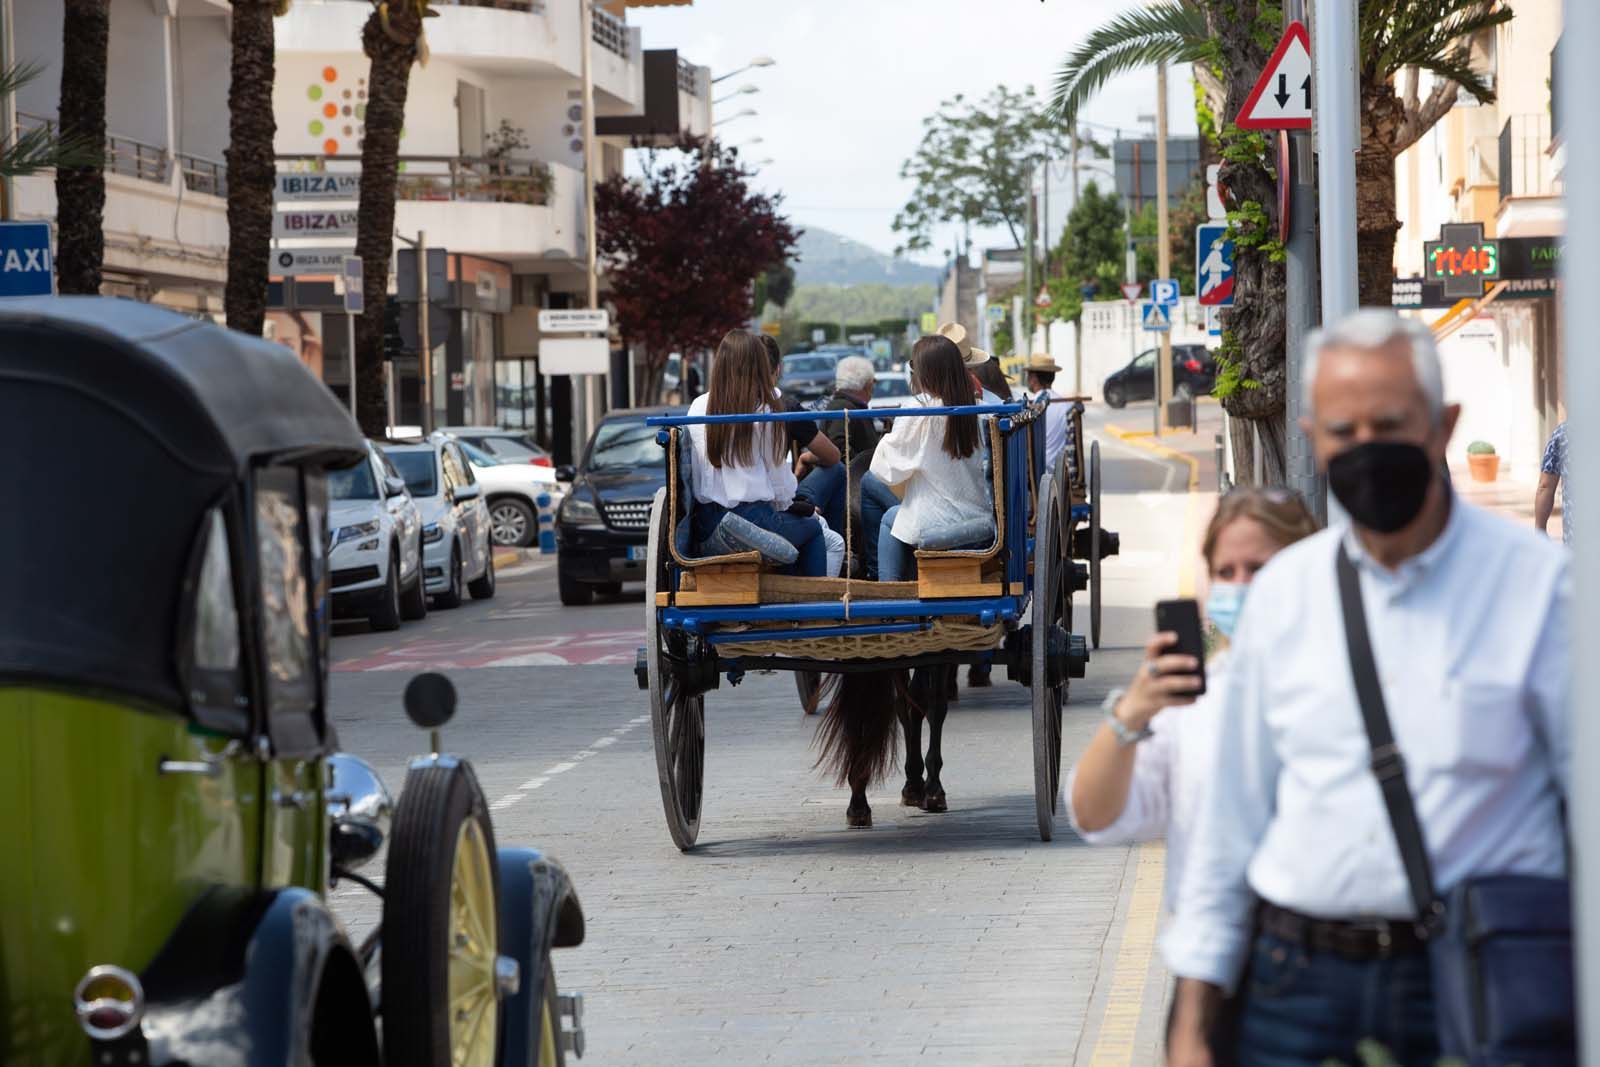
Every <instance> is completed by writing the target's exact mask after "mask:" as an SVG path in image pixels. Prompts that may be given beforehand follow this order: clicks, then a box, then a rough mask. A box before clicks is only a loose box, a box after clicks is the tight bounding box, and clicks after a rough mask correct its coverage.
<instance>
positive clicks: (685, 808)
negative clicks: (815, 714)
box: [644, 488, 706, 852]
mask: <svg viewBox="0 0 1600 1067" xmlns="http://www.w3.org/2000/svg"><path fill="white" fill-rule="evenodd" d="M671 527H672V516H671V515H670V514H669V513H668V507H667V491H666V489H665V488H662V489H658V490H656V499H655V503H654V505H653V506H652V507H651V509H650V534H649V538H648V541H647V549H646V551H647V553H648V557H647V558H648V562H647V563H646V565H645V579H644V647H645V666H646V671H647V673H648V675H649V682H650V732H651V733H652V734H653V735H654V738H655V748H656V777H657V779H658V780H659V781H660V783H661V807H662V809H663V810H664V811H665V812H666V816H667V830H668V832H669V833H671V834H672V843H673V844H675V845H677V846H678V847H679V848H680V849H682V850H684V851H685V852H687V851H689V849H691V848H693V847H694V841H695V838H696V837H698V836H700V800H701V796H702V794H703V790H704V786H705V774H706V766H705V757H706V716H705V709H706V704H705V697H703V696H689V695H687V693H686V692H685V690H684V688H683V679H682V677H681V675H680V674H679V673H678V672H677V671H676V670H675V669H674V668H673V665H672V662H671V661H670V660H669V659H667V655H666V640H667V634H666V631H665V630H663V629H662V628H661V624H660V616H659V613H658V609H657V607H656V593H657V592H658V591H659V592H666V591H667V589H668V585H669V578H668V571H667V556H668V552H667V539H668V538H669V537H670V536H671Z"/></svg>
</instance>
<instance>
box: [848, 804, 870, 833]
mask: <svg viewBox="0 0 1600 1067" xmlns="http://www.w3.org/2000/svg"><path fill="white" fill-rule="evenodd" d="M844 818H845V822H846V823H847V824H849V826H850V829H852V830H870V829H871V828H872V809H871V808H862V809H861V810H860V811H856V810H854V809H852V810H850V811H847V812H845V813H844Z"/></svg>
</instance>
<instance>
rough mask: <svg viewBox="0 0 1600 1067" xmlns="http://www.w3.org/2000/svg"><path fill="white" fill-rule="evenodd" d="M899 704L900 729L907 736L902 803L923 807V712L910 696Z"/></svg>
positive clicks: (913, 806) (903, 804) (905, 805)
mask: <svg viewBox="0 0 1600 1067" xmlns="http://www.w3.org/2000/svg"><path fill="white" fill-rule="evenodd" d="M896 703H897V704H898V705H899V708H898V710H899V713H900V729H901V730H902V731H903V732H904V733H905V737H906V784H905V788H903V789H901V790H900V803H901V805H902V806H904V807H907V808H920V807H922V797H923V792H924V791H923V787H922V712H921V710H920V709H918V708H917V707H915V706H914V705H912V703H911V701H910V700H909V699H908V698H901V699H899V700H897V701H896Z"/></svg>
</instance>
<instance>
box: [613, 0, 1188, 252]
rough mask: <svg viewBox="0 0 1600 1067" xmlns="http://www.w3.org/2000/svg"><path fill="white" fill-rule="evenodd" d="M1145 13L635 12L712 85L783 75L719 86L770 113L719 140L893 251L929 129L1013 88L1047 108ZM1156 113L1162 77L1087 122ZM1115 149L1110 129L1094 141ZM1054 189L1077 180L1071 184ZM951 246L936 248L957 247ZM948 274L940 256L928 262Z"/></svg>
mask: <svg viewBox="0 0 1600 1067" xmlns="http://www.w3.org/2000/svg"><path fill="white" fill-rule="evenodd" d="M1136 6H1139V0H803V2H801V3H795V2H793V0H694V6H693V7H677V8H672V7H667V8H634V9H631V10H630V11H629V12H628V18H629V21H630V22H632V23H634V24H635V25H638V26H641V27H642V28H643V30H644V46H645V47H646V48H676V49H678V54H679V55H680V56H683V57H684V58H686V59H688V60H689V61H690V62H693V63H697V64H703V65H706V66H709V67H710V68H711V71H712V74H713V76H715V75H720V74H723V73H726V72H728V71H732V70H737V69H738V68H739V67H741V66H743V65H744V64H746V63H748V62H749V61H750V59H751V58H752V57H754V56H758V55H769V56H771V57H772V58H773V59H775V60H777V65H776V66H773V67H767V68H765V69H757V70H751V71H747V72H746V73H744V74H741V75H739V76H738V77H735V78H730V79H728V80H727V81H725V82H722V83H721V84H720V85H718V86H716V89H717V91H718V94H717V95H719V96H720V95H723V94H725V93H726V92H727V91H728V90H730V89H734V88H737V87H739V86H741V85H744V84H746V83H749V84H753V85H758V86H760V88H761V91H760V92H759V93H754V94H751V95H748V96H738V97H735V98H734V99H732V100H730V101H728V102H726V103H724V104H722V105H721V106H720V107H719V108H718V109H717V112H718V114H719V115H720V116H726V115H732V114H734V113H735V112H737V111H739V110H742V109H743V108H745V107H751V108H754V109H755V110H756V111H757V112H758V113H759V114H758V115H756V116H754V117H747V118H741V119H738V120H736V121H734V122H731V123H729V124H728V125H727V126H726V128H719V130H718V132H719V133H720V134H721V135H722V137H723V139H724V140H725V141H727V142H728V143H730V144H735V145H737V144H740V143H741V142H743V141H746V140H748V139H749V138H752V137H757V136H759V137H761V138H762V139H763V143H761V144H758V145H754V146H751V147H750V148H747V149H745V152H746V158H748V159H750V160H751V161H758V160H763V159H766V158H769V157H770V158H771V159H772V161H773V162H772V163H770V164H768V165H767V166H765V167H763V168H762V170H761V175H760V179H759V182H760V184H761V185H762V186H763V187H765V188H766V189H767V190H769V191H778V192H782V193H783V194H784V195H785V197H786V201H785V202H786V205H787V208H788V211H789V214H790V216H791V217H792V218H793V219H795V220H796V221H797V222H799V223H801V224H802V225H803V224H808V223H809V224H811V225H815V226H822V227H825V228H827V229H830V230H834V231H837V232H839V233H842V234H845V235H846V236H849V237H854V238H855V239H857V240H859V241H864V242H866V243H867V244H869V245H872V246H873V247H874V248H877V249H880V250H882V251H884V252H889V251H892V250H893V249H894V247H895V245H896V244H897V243H898V241H897V235H896V234H895V233H894V231H893V230H892V229H891V228H890V223H891V222H892V221H893V220H894V216H895V213H896V211H898V210H899V209H900V207H901V206H902V205H903V204H904V203H905V202H906V199H907V197H908V196H909V195H910V193H911V188H912V187H911V184H910V183H909V182H904V181H902V180H901V179H900V177H899V172H900V164H901V162H902V161H903V160H904V159H905V158H906V157H907V156H908V155H909V154H910V153H911V152H913V151H915V149H916V147H917V145H918V143H919V142H920V141H921V133H922V119H923V117H924V116H925V115H928V114H931V113H932V112H934V111H936V110H937V109H938V106H939V102H940V101H941V100H943V99H946V98H948V97H950V96H952V95H954V94H955V93H958V92H960V93H966V94H968V95H969V96H972V97H980V96H982V95H983V94H984V93H986V92H988V90H989V89H991V88H993V87H994V86H995V85H997V84H999V83H1001V82H1004V83H1005V84H1006V85H1008V86H1011V87H1013V88H1019V87H1021V86H1024V85H1029V84H1031V85H1033V86H1034V87H1035V88H1036V89H1037V90H1038V91H1039V92H1040V93H1041V94H1042V95H1048V92H1049V88H1050V85H1051V84H1052V82H1053V81H1054V75H1055V71H1056V69H1057V68H1058V67H1059V66H1060V64H1061V60H1062V59H1063V57H1064V56H1065V55H1066V53H1067V51H1068V49H1070V48H1071V47H1072V46H1073V45H1074V44H1075V43H1076V41H1077V39H1078V36H1079V35H1080V34H1082V33H1083V32H1084V31H1085V30H1086V29H1088V28H1090V27H1093V26H1096V25H1099V24H1100V23H1102V22H1104V21H1105V20H1106V19H1107V18H1109V17H1110V16H1112V15H1114V14H1115V13H1116V12H1118V11H1121V10H1125V9H1127V8H1131V7H1136ZM1169 82H1170V84H1169V107H1168V121H1169V124H1170V129H1171V131H1172V133H1173V134H1174V135H1192V134H1193V133H1194V106H1193V93H1192V89H1191V87H1190V81H1189V77H1188V73H1187V71H1186V70H1181V69H1180V70H1175V71H1174V72H1173V77H1171V78H1170V79H1169ZM1154 111H1155V72H1154V70H1151V71H1148V72H1145V73H1142V74H1134V75H1128V76H1125V77H1123V78H1119V79H1117V80H1115V81H1113V82H1111V83H1110V84H1109V85H1108V86H1107V87H1106V88H1105V89H1104V90H1103V91H1102V92H1101V93H1100V95H1099V96H1098V97H1097V98H1096V99H1095V101H1094V102H1093V103H1092V104H1091V105H1090V106H1089V108H1088V109H1087V110H1086V112H1085V114H1084V118H1085V120H1086V121H1087V122H1093V123H1103V124H1106V125H1108V126H1120V127H1123V128H1125V129H1128V130H1129V131H1130V132H1131V131H1133V130H1135V129H1144V130H1148V129H1149V126H1148V125H1144V124H1140V123H1139V121H1138V118H1139V116H1140V115H1141V114H1153V113H1154ZM1095 132H1096V133H1097V134H1100V135H1102V136H1106V137H1107V138H1108V139H1109V135H1110V131H1107V130H1104V129H1097V130H1095ZM1058 180H1066V179H1065V177H1064V176H1063V177H1062V178H1060V179H1058ZM953 233H954V231H953V230H951V231H950V232H949V233H945V234H939V235H936V240H935V247H936V248H940V249H942V248H945V247H948V246H949V244H950V242H951V236H952V234H953ZM974 241H975V242H976V243H977V244H978V245H979V247H982V246H984V245H1010V244H1011V241H1010V238H1009V237H1008V236H1007V235H1006V234H1005V232H1004V231H999V232H993V233H975V234H974ZM921 258H923V259H924V260H927V261H933V262H937V261H938V260H939V259H940V258H941V256H940V255H939V254H937V253H936V254H935V255H933V256H932V257H927V256H924V257H921Z"/></svg>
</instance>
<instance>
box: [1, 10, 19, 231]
mask: <svg viewBox="0 0 1600 1067" xmlns="http://www.w3.org/2000/svg"><path fill="white" fill-rule="evenodd" d="M15 54H16V47H15V46H14V45H13V44H12V40H11V0H0V69H4V70H8V71H9V70H13V69H15V66H16V64H15V62H14V60H13V57H14V56H15ZM16 142H17V94H16V93H11V94H9V95H7V96H6V98H5V99H4V100H0V144H4V145H10V144H16ZM16 195H17V183H16V180H15V179H14V178H9V177H8V178H6V179H4V180H0V221H5V222H9V221H11V219H13V218H15V217H16V213H17V205H16Z"/></svg>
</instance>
